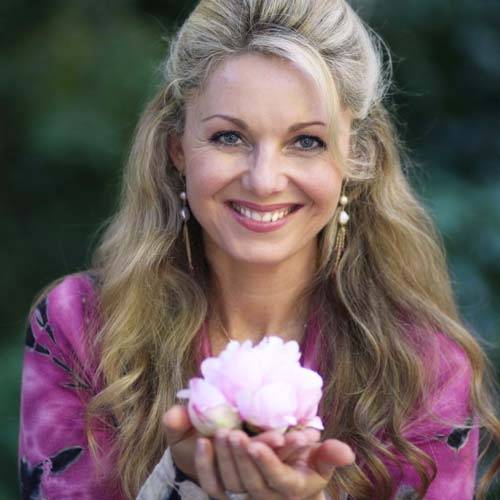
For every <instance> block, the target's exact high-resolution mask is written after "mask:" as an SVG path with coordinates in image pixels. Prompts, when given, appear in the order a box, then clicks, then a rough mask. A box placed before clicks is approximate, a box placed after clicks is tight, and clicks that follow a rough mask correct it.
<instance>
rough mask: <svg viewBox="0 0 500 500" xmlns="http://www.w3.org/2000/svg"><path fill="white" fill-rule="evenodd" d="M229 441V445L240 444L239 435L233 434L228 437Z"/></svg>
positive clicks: (235, 445)
mask: <svg viewBox="0 0 500 500" xmlns="http://www.w3.org/2000/svg"><path fill="white" fill-rule="evenodd" d="M229 442H230V443H231V446H234V447H235V448H238V446H240V437H239V436H238V435H237V434H233V435H232V436H230V437H229Z"/></svg>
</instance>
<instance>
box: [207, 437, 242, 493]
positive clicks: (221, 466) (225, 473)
mask: <svg viewBox="0 0 500 500" xmlns="http://www.w3.org/2000/svg"><path fill="white" fill-rule="evenodd" d="M228 435H229V432H228V431H227V430H225V429H221V430H218V431H217V432H216V433H215V442H214V444H215V456H216V458H217V466H218V470H219V474H220V477H221V479H222V483H223V484H224V488H225V489H226V490H231V491H243V490H244V488H243V484H242V482H241V481H240V476H239V473H238V470H237V468H236V464H235V461H234V458H233V453H232V451H231V448H230V446H229V443H228V439H227V438H228Z"/></svg>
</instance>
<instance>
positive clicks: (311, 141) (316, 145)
mask: <svg viewBox="0 0 500 500" xmlns="http://www.w3.org/2000/svg"><path fill="white" fill-rule="evenodd" d="M295 143H300V146H301V148H300V149H303V150H304V151H312V150H314V149H326V144H325V143H324V141H322V140H321V139H320V138H319V137H316V136H314V135H301V136H300V137H298V138H297V140H296V141H295Z"/></svg>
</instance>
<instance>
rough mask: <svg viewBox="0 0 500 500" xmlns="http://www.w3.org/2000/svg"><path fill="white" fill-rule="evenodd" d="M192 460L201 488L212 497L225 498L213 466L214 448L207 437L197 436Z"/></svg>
mask: <svg viewBox="0 0 500 500" xmlns="http://www.w3.org/2000/svg"><path fill="white" fill-rule="evenodd" d="M194 461H195V465H196V472H197V476H198V481H199V484H200V486H201V488H202V490H203V491H204V492H205V493H208V495H210V497H212V498H218V499H225V498H226V495H225V494H224V488H223V487H222V484H221V481H220V480H219V477H218V475H217V470H216V467H215V454H214V450H213V447H212V444H211V443H210V441H209V440H208V439H205V438H198V440H197V442H196V454H195V459H194Z"/></svg>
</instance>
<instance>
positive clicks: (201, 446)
mask: <svg viewBox="0 0 500 500" xmlns="http://www.w3.org/2000/svg"><path fill="white" fill-rule="evenodd" d="M205 450H206V443H205V441H203V439H198V440H197V441H196V451H197V452H198V453H205Z"/></svg>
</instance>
